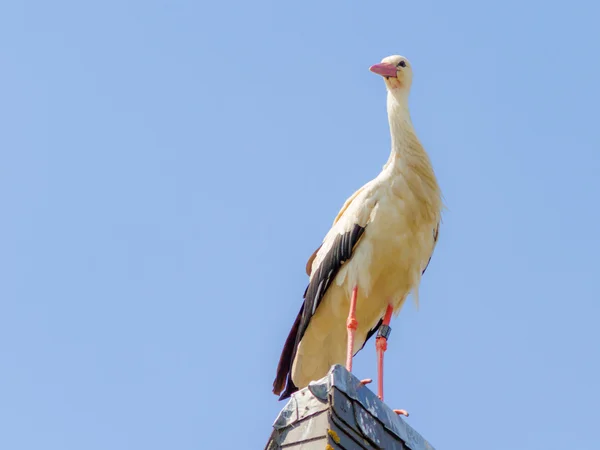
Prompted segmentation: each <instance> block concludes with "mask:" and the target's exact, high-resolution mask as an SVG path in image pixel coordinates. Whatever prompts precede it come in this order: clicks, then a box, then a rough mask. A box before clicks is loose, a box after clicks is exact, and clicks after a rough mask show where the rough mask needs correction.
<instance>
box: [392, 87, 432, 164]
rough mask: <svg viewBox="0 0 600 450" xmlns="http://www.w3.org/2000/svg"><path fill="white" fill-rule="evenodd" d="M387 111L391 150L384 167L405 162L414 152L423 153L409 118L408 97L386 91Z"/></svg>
mask: <svg viewBox="0 0 600 450" xmlns="http://www.w3.org/2000/svg"><path fill="white" fill-rule="evenodd" d="M387 111H388V120H389V123H390V134H391V138H392V151H391V153H390V158H389V159H388V162H387V163H386V167H387V166H388V165H390V164H394V165H397V164H402V163H403V162H404V163H405V162H406V161H403V160H404V159H406V158H410V156H412V155H413V154H415V153H418V154H421V153H424V150H423V147H422V146H421V143H420V142H419V139H418V138H417V135H416V133H415V130H414V128H413V124H412V121H411V119H410V112H409V110H408V97H407V96H406V95H402V94H397V93H395V94H392V93H391V92H388V96H387ZM419 156H420V155H419Z"/></svg>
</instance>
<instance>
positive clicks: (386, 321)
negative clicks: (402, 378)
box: [375, 305, 408, 416]
mask: <svg viewBox="0 0 600 450" xmlns="http://www.w3.org/2000/svg"><path fill="white" fill-rule="evenodd" d="M393 311H394V308H393V307H392V305H388V307H387V309H386V311H385V316H383V322H382V324H381V326H380V327H379V332H378V333H377V339H375V348H376V349H377V396H378V397H379V398H380V399H381V401H383V354H384V352H385V351H386V350H387V338H388V336H389V335H390V331H391V328H390V321H391V320H392V312H393ZM394 412H395V413H396V414H402V415H404V416H408V413H407V412H406V411H405V410H403V409H394Z"/></svg>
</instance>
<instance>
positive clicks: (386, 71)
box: [369, 63, 398, 77]
mask: <svg viewBox="0 0 600 450" xmlns="http://www.w3.org/2000/svg"><path fill="white" fill-rule="evenodd" d="M369 70H370V71H371V72H373V73H376V74H377V75H381V76H382V77H396V76H398V69H396V66H394V65H393V64H390V63H379V64H375V65H374V66H371V67H369Z"/></svg>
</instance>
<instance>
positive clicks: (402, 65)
mask: <svg viewBox="0 0 600 450" xmlns="http://www.w3.org/2000/svg"><path fill="white" fill-rule="evenodd" d="M398 67H406V62H405V61H400V62H399V63H398Z"/></svg>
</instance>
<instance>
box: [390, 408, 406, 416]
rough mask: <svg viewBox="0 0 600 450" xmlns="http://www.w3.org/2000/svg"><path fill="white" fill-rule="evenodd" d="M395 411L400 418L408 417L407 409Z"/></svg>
mask: <svg viewBox="0 0 600 450" xmlns="http://www.w3.org/2000/svg"><path fill="white" fill-rule="evenodd" d="M393 411H394V412H395V413H396V414H398V415H399V416H406V417H408V411H406V410H405V409H394V410H393Z"/></svg>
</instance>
